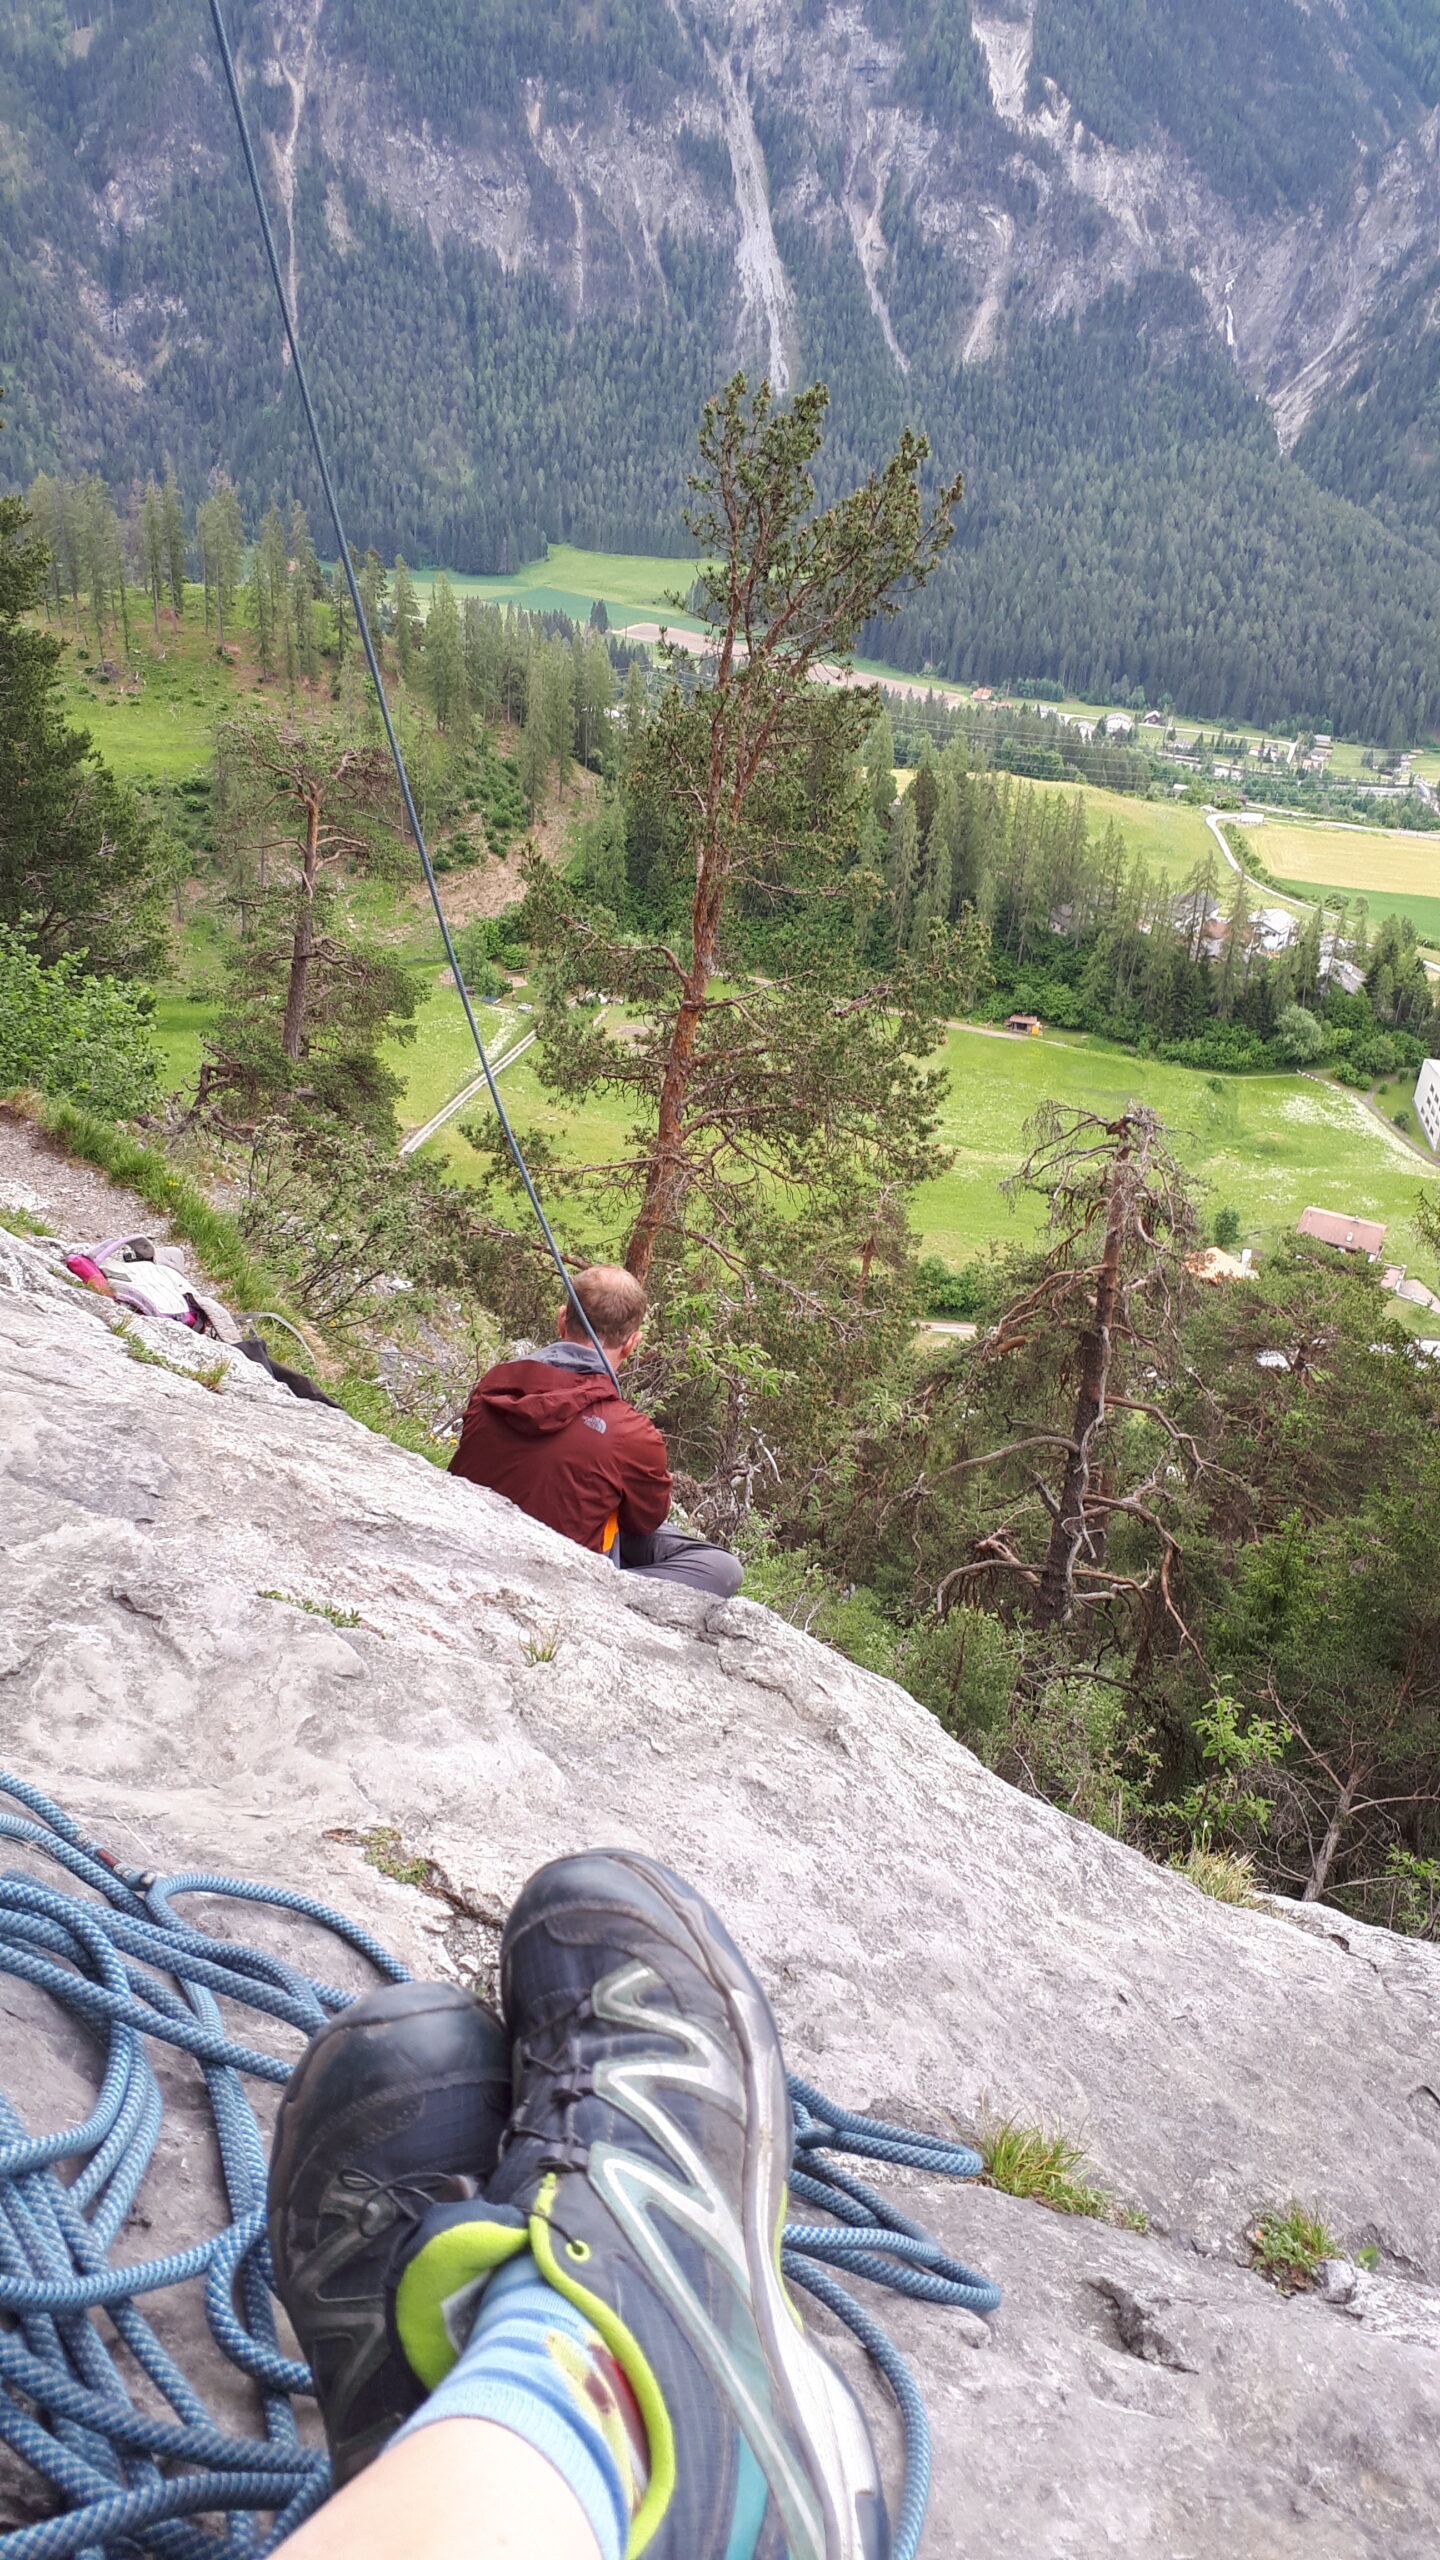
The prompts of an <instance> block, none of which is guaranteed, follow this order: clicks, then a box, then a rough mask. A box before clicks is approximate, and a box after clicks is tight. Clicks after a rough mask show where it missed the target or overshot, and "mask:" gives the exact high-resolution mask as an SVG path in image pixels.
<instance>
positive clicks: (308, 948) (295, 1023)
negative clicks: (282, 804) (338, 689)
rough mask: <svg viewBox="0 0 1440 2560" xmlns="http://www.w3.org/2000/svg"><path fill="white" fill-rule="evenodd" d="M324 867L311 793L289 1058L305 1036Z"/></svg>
mask: <svg viewBox="0 0 1440 2560" xmlns="http://www.w3.org/2000/svg"><path fill="white" fill-rule="evenodd" d="M319 868H320V799H319V794H318V793H316V792H311V793H310V794H309V796H308V797H307V799H306V802H305V860H304V867H303V869H302V871H301V874H300V899H299V905H298V908H297V911H296V916H295V938H294V941H293V942H292V944H291V946H290V983H289V985H288V986H287V988H286V990H285V1023H284V1028H283V1029H282V1031H281V1034H280V1046H281V1048H282V1050H283V1051H284V1053H285V1055H286V1057H287V1058H292V1059H298V1058H299V1056H300V1054H301V1044H302V1042H303V1040H304V1037H305V1006H306V1001H307V999H308V996H309V989H310V963H311V961H312V959H313V958H314V956H315V881H316V876H317V874H318V872H319Z"/></svg>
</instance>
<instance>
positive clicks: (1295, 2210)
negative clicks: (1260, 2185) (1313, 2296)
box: [1246, 2196, 1341, 2293]
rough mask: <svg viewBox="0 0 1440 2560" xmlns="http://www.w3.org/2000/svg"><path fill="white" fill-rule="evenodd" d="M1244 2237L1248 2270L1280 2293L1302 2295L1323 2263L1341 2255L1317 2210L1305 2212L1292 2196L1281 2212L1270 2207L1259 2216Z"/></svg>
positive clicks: (1276, 2207)
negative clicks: (1246, 2241)
mask: <svg viewBox="0 0 1440 2560" xmlns="http://www.w3.org/2000/svg"><path fill="white" fill-rule="evenodd" d="M1246 2237H1247V2238H1248V2240H1249V2243H1250V2264H1251V2266H1252V2267H1254V2269H1255V2271H1256V2273H1257V2274H1258V2275H1262V2276H1264V2278H1265V2280H1266V2282H1267V2284H1273V2285H1274V2286H1275V2287H1276V2289H1277V2291H1278V2292H1280V2293H1303V2292H1304V2291H1305V2290H1306V2289H1307V2287H1308V2286H1310V2285H1312V2284H1313V2283H1314V2281H1315V2277H1316V2273H1317V2271H1318V2269H1319V2268H1320V2267H1321V2266H1322V2265H1323V2264H1324V2261H1325V2260H1326V2259H1327V2258H1338V2257H1339V2256H1340V2255H1341V2250H1340V2244H1339V2242H1338V2241H1337V2240H1336V2239H1335V2237H1334V2236H1333V2234H1332V2233H1331V2232H1329V2231H1328V2230H1327V2229H1326V2227H1325V2224H1324V2223H1323V2222H1322V2221H1321V2219H1320V2208H1319V2206H1318V2205H1316V2206H1313V2207H1311V2208H1308V2209H1307V2207H1306V2206H1304V2205H1302V2204H1297V2203H1296V2201H1295V2199H1294V2197H1293V2196H1292V2197H1291V2199H1290V2202H1289V2203H1288V2204H1287V2205H1286V2206H1285V2208H1284V2210H1283V2212H1282V2211H1281V2209H1280V2208H1279V2207H1278V2206H1271V2207H1269V2208H1268V2209H1267V2210H1266V2211H1265V2212H1264V2213H1262V2214H1261V2215H1260V2217H1259V2219H1258V2220H1257V2221H1256V2222H1255V2223H1254V2224H1253V2225H1252V2227H1251V2229H1250V2230H1249V2232H1248V2233H1247V2234H1246Z"/></svg>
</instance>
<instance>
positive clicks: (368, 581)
mask: <svg viewBox="0 0 1440 2560" xmlns="http://www.w3.org/2000/svg"><path fill="white" fill-rule="evenodd" d="M356 583H357V585H358V586H359V589H360V602H361V604H362V605H363V607H364V609H365V619H366V621H367V622H368V624H369V626H370V637H371V639H372V640H373V642H374V644H375V654H376V656H377V657H380V658H382V659H383V652H384V648H385V609H386V604H387V601H388V598H389V594H390V581H389V578H388V577H387V576H386V573H385V563H384V561H383V560H382V559H381V557H380V554H379V552H378V551H367V552H366V554H365V557H364V559H363V560H362V561H361V563H360V567H359V571H358V573H357V578H356Z"/></svg>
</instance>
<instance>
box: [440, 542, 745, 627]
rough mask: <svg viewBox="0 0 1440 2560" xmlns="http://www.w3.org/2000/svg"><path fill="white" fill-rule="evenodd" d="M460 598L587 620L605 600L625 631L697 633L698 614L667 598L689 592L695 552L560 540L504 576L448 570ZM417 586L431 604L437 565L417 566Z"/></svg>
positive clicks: (615, 623) (614, 620)
mask: <svg viewBox="0 0 1440 2560" xmlns="http://www.w3.org/2000/svg"><path fill="white" fill-rule="evenodd" d="M445 574H446V576H447V577H448V578H449V581H450V584H451V586H452V587H453V588H454V590H455V593H456V595H457V596H461V597H464V596H478V597H479V598H480V601H481V602H482V604H500V605H505V604H513V605H519V606H520V607H521V609H522V610H523V611H524V612H526V613H568V614H569V615H570V616H571V619H572V620H575V621H580V622H585V621H588V619H589V616H590V609H591V607H592V605H594V604H596V603H599V602H602V601H603V603H604V606H605V610H606V613H607V614H608V616H609V618H610V621H611V624H612V625H613V627H614V628H615V629H616V630H617V631H618V630H623V628H624V627H625V625H626V624H627V623H630V622H654V621H655V620H656V619H657V618H660V619H663V620H665V621H667V622H670V623H673V624H674V626H675V627H676V629H677V630H678V629H680V628H682V627H683V628H684V629H686V630H689V631H698V630H699V628H700V625H699V623H698V622H697V621H696V619H695V617H694V615H693V614H688V613H682V612H678V611H677V610H676V608H675V607H674V606H673V605H672V604H669V603H668V602H667V601H666V599H667V598H668V597H670V596H672V595H685V594H688V592H689V589H690V585H691V582H692V580H693V578H694V575H695V554H694V553H693V552H688V553H686V554H685V555H684V557H683V558H680V559H666V558H664V557H663V556H652V555H647V554H644V553H640V552H614V551H580V550H577V549H576V548H575V546H574V545H573V544H572V543H568V542H556V543H552V544H551V546H550V552H549V557H548V558H547V559H544V560H532V561H530V562H529V563H528V564H527V565H526V567H525V568H523V569H517V570H515V571H514V572H513V573H512V575H510V576H509V577H504V578H478V577H470V576H467V575H466V574H465V573H464V572H463V571H460V570H454V569H447V570H446V572H445ZM414 575H415V585H416V588H417V589H418V591H419V593H420V594H421V595H422V596H424V597H425V598H426V600H427V602H428V599H429V595H430V590H431V588H432V587H433V585H434V583H435V571H434V570H433V569H417V570H416V571H415V573H414Z"/></svg>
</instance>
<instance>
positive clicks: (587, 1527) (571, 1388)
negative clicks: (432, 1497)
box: [450, 1262, 743, 1600]
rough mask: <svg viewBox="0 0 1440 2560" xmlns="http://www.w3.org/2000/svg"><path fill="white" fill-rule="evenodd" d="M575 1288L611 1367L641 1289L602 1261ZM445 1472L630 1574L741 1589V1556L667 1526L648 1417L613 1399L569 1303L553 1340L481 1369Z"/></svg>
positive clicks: (634, 1323)
mask: <svg viewBox="0 0 1440 2560" xmlns="http://www.w3.org/2000/svg"><path fill="white" fill-rule="evenodd" d="M574 1287H575V1295H576V1296H577V1298H578V1299H579V1301H580V1303H581V1305H582V1307H583V1308H584V1310H585V1313H586V1315H587V1316H588V1317H589V1319H590V1322H591V1324H592V1325H593V1326H594V1328H595V1332H596V1334H597V1336H598V1337H599V1339H600V1341H601V1342H603V1344H604V1345H605V1349H606V1352H607V1354H608V1356H609V1360H610V1366H611V1368H612V1369H618V1368H619V1366H620V1363H621V1361H622V1360H628V1359H629V1357H630V1354H631V1352H632V1351H633V1350H634V1349H635V1346H636V1344H637V1343H638V1341H639V1339H640V1332H641V1327H642V1326H643V1324H644V1321H645V1292H644V1290H643V1289H642V1288H641V1286H640V1283H639V1281H638V1280H636V1279H634V1278H633V1277H632V1275H631V1274H630V1273H629V1272H628V1271H623V1270H621V1269H620V1268H619V1266H618V1265H617V1264H615V1263H609V1262H596V1263H592V1264H591V1266H590V1268H589V1270H588V1271H582V1272H581V1273H580V1274H579V1276H578V1278H577V1279H576V1281H575V1283H574ZM450 1473H451V1474H452V1476H468V1477H469V1479H470V1482H471V1483H472V1484H483V1485H488V1486H489V1488H490V1491H491V1492H492V1493H503V1494H504V1495H505V1496H506V1499H507V1500H508V1501H510V1502H513V1503H515V1504H516V1505H517V1506H518V1508H519V1509H520V1510H521V1511H528V1512H529V1514H530V1516H531V1518H532V1519H533V1520H543V1521H545V1522H546V1524H547V1526H548V1527H550V1528H552V1529H558V1530H559V1532H560V1534H561V1536H562V1537H563V1538H573V1539H574V1541H575V1544H576V1545H577V1547H590V1548H592V1549H593V1550H594V1552H595V1553H596V1554H597V1555H608V1556H610V1557H611V1558H612V1559H613V1561H614V1562H615V1563H617V1564H619V1565H620V1566H622V1567H623V1568H624V1570H625V1571H626V1572H628V1573H643V1574H648V1575H649V1576H650V1577H651V1579H652V1580H654V1581H657V1582H678V1583H682V1584H684V1585H685V1586H686V1587H687V1588H688V1589H689V1590H691V1591H708V1592H710V1593H712V1594H713V1595H714V1596H716V1597H718V1598H720V1599H723V1600H728V1599H729V1598H730V1597H731V1595H732V1594H733V1593H734V1592H736V1591H738V1590H739V1588H740V1581H741V1575H742V1572H743V1567H742V1566H741V1564H740V1561H739V1559H738V1557H736V1556H732V1555H728V1554H727V1553H726V1551H725V1549H724V1548H723V1547H711V1546H707V1545H706V1544H705V1542H704V1540H703V1539H701V1538H687V1537H686V1536H684V1535H683V1533H682V1532H681V1531H680V1530H678V1529H667V1528H666V1527H665V1525H664V1524H665V1520H666V1517H667V1515H668V1513H669V1509H670V1469H669V1465H668V1463H667V1461H666V1456H665V1443H664V1441H663V1439H662V1438H661V1436H660V1433H659V1432H658V1431H657V1430H656V1428H655V1425H654V1423H653V1422H651V1421H650V1419H649V1417H648V1416H647V1415H646V1414H643V1413H641V1412H640V1411H639V1410H638V1408H637V1407H636V1406H634V1405H633V1404H627V1403H626V1402H625V1399H624V1397H623V1396H621V1395H618V1394H617V1393H616V1390H615V1388H614V1387H613V1386H612V1384H611V1382H610V1379H609V1378H608V1377H607V1375H606V1372H605V1363H604V1361H603V1360H602V1359H601V1357H600V1354H599V1352H598V1351H597V1350H596V1348H595V1345H594V1343H593V1342H591V1341H589V1340H588V1339H587V1338H586V1335H585V1332H584V1328H583V1326H582V1325H581V1323H580V1319H579V1317H578V1316H575V1315H574V1314H573V1313H572V1311H571V1310H570V1308H569V1307H568V1305H567V1306H564V1307H562V1308H561V1310H560V1339H559V1341H558V1342H552V1343H551V1344H550V1345H549V1346H548V1348H547V1349H546V1350H544V1351H536V1352H533V1353H532V1354H531V1357H530V1358H529V1359H528V1360H502V1361H501V1362H500V1364H499V1366H498V1368H494V1369H487V1370H486V1372H485V1375H484V1377H483V1378H481V1380H480V1381H479V1383H478V1385H477V1386H476V1388H475V1390H474V1393H473V1394H472V1396H471V1398H470V1402H469V1404H468V1406H467V1407H466V1411H465V1425H464V1428H463V1430H462V1431H461V1434H460V1446H459V1448H458V1449H457V1450H456V1452H455V1455H454V1457H453V1458H452V1459H451V1461H450Z"/></svg>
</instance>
